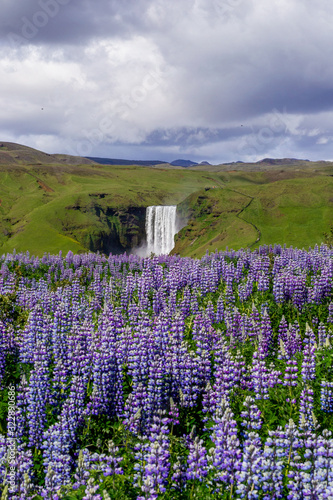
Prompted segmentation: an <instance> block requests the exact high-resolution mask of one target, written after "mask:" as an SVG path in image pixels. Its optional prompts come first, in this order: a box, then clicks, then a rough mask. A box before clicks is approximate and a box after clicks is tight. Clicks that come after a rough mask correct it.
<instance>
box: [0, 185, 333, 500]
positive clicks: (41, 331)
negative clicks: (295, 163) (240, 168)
mask: <svg viewBox="0 0 333 500" xmlns="http://www.w3.org/2000/svg"><path fill="white" fill-rule="evenodd" d="M257 189H259V188H257ZM215 192H216V191H214V190H213V189H212V190H209V191H207V193H209V194H210V193H215ZM214 196H215V195H214ZM202 203H203V204H205V203H206V201H205V199H204V198H203V200H202ZM0 265H1V272H0V346H1V350H0V382H1V395H0V401H1V402H0V484H1V485H2V486H1V488H2V497H1V498H2V499H7V498H8V499H15V500H17V499H22V500H23V499H24V500H30V499H32V498H47V499H53V500H56V499H60V498H61V499H67V500H70V499H85V500H101V499H105V500H109V499H110V498H111V499H117V500H122V499H123V500H125V499H128V500H129V499H136V500H152V499H159V500H162V499H163V500H171V499H191V500H192V499H203V500H204V499H213V498H214V499H220V500H222V499H225V500H226V499H230V500H231V499H238V498H240V499H242V498H243V499H251V500H252V499H264V500H268V499H281V498H283V499H284V498H286V499H287V498H288V499H291V500H292V499H295V500H296V499H305V498H309V499H318V500H321V499H328V498H332V496H333V436H332V429H333V415H332V412H333V370H332V356H333V347H332V346H333V337H332V324H333V303H332V287H333V281H332V277H333V250H332V248H331V247H328V246H325V245H321V246H320V247H318V246H315V247H314V248H312V249H309V250H304V249H303V250H299V249H296V248H292V247H289V248H288V247H283V246H281V245H274V246H268V245H262V246H260V247H259V248H258V249H253V250H249V249H247V250H243V249H241V250H238V251H236V250H229V251H224V252H222V251H221V252H219V251H216V252H214V253H210V254H209V253H206V254H205V255H204V256H203V257H202V258H200V259H193V258H189V257H180V256H177V255H170V256H159V257H156V256H151V257H150V258H140V257H138V256H134V255H125V254H124V255H119V256H114V255H110V256H109V257H107V256H105V255H102V254H98V253H81V254H73V253H72V252H68V253H67V254H66V255H65V254H64V255H62V254H61V253H59V254H57V255H52V254H45V255H44V256H42V257H34V256H31V255H30V254H29V252H25V253H16V252H13V253H10V254H6V255H3V257H2V258H1V262H0Z"/></svg>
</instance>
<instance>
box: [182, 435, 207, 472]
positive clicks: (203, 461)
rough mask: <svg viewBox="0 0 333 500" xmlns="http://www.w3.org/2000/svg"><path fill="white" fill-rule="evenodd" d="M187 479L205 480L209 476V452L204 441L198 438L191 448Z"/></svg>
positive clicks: (191, 444)
mask: <svg viewBox="0 0 333 500" xmlns="http://www.w3.org/2000/svg"><path fill="white" fill-rule="evenodd" d="M185 474H186V477H187V479H188V480H191V479H192V480H194V479H198V480H199V481H203V479H204V478H205V477H206V476H207V474H208V463H207V452H206V448H205V447H204V444H203V440H202V439H199V438H198V437H196V438H195V439H194V441H193V442H191V443H190V446H189V455H188V457H187V470H186V473H185Z"/></svg>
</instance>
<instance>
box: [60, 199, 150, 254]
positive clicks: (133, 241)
mask: <svg viewBox="0 0 333 500" xmlns="http://www.w3.org/2000/svg"><path fill="white" fill-rule="evenodd" d="M145 218H146V207H133V206H130V207H126V208H112V207H110V206H109V205H108V200H107V197H106V196H104V195H90V197H89V199H88V200H87V199H84V200H83V199H80V198H79V199H78V200H77V202H76V203H75V205H72V206H68V207H66V218H65V219H64V220H61V224H62V227H61V230H62V232H63V233H65V234H66V235H68V236H71V237H73V238H74V239H75V240H77V241H79V242H80V243H81V244H82V245H83V246H84V247H85V248H87V249H88V250H91V251H92V252H97V251H99V252H102V253H105V254H107V255H108V254H109V253H113V254H121V253H124V252H126V251H127V252H128V251H131V250H132V249H134V248H135V247H138V246H139V245H140V244H142V243H143V242H145V239H146V231H145Z"/></svg>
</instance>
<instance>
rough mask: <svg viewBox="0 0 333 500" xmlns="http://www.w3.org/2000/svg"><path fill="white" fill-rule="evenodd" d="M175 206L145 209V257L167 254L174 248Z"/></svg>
mask: <svg viewBox="0 0 333 500" xmlns="http://www.w3.org/2000/svg"><path fill="white" fill-rule="evenodd" d="M176 209H177V207H176V205H171V206H153V207H147V211H146V236H147V255H150V254H151V253H152V252H153V253H154V254H155V255H162V254H168V253H169V252H171V250H172V249H173V247H174V246H175V242H174V237H175V234H176V232H177V231H176Z"/></svg>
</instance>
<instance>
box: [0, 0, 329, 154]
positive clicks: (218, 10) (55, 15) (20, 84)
mask: <svg viewBox="0 0 333 500" xmlns="http://www.w3.org/2000/svg"><path fill="white" fill-rule="evenodd" d="M0 6H1V19H0V56H1V57H0V104H1V107H2V113H1V115H0V135H1V140H13V141H16V142H21V143H25V144H27V145H31V146H33V147H38V148H40V149H44V150H46V151H47V152H66V151H67V152H71V153H72V154H81V155H87V156H89V155H92V156H110V157H112V156H113V157H115V156H117V155H118V156H119V154H122V155H123V156H125V157H130V158H134V156H133V155H135V157H136V158H137V159H144V158H150V159H153V158H161V159H166V160H172V159H174V158H175V157H179V156H184V157H191V156H192V157H193V160H202V159H207V160H208V161H211V162H215V163H216V162H219V161H233V160H235V161H236V160H243V161H245V160H258V159H260V158H261V157H263V156H275V157H282V156H292V157H296V156H298V155H301V156H302V157H304V156H307V157H309V158H310V159H315V158H318V159H333V125H332V123H333V121H332V118H333V67H332V65H331V60H332V51H333V33H332V29H331V26H332V21H333V4H332V3H331V2H328V1H326V0H322V1H320V2H318V3H317V4H315V5H314V4H313V2H310V0H302V1H301V0H289V1H287V0H272V1H271V2H269V3H267V2H266V1H264V0H256V1H255V0H212V1H211V2H207V1H206V0H191V1H190V0H178V1H177V2H173V3H171V2H168V1H167V0H120V1H119V0H98V1H93V0H17V1H15V2H13V1H11V0H0Z"/></svg>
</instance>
